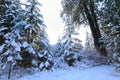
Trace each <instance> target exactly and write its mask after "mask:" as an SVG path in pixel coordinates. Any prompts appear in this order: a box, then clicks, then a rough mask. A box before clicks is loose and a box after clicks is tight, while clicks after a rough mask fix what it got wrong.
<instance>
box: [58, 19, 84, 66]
mask: <svg viewBox="0 0 120 80" xmlns="http://www.w3.org/2000/svg"><path fill="white" fill-rule="evenodd" d="M63 20H64V23H65V24H66V26H65V27H64V33H63V36H62V38H61V39H60V43H59V45H62V46H60V49H61V50H60V56H62V57H63V59H64V61H65V62H66V63H67V64H68V65H69V66H73V65H74V62H75V61H76V60H78V58H79V56H78V52H79V51H80V50H81V49H82V45H81V40H79V39H78V38H75V37H74V36H75V35H78V33H77V30H78V29H77V28H76V27H75V26H76V25H74V24H72V23H71V21H70V18H69V17H65V18H64V17H63Z"/></svg>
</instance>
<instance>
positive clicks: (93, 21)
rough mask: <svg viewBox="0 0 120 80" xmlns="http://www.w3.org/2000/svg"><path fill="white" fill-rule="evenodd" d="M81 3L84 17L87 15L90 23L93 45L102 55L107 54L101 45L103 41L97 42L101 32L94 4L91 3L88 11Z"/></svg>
mask: <svg viewBox="0 0 120 80" xmlns="http://www.w3.org/2000/svg"><path fill="white" fill-rule="evenodd" d="M83 5H84V9H85V14H86V17H87V19H88V22H89V25H90V29H91V32H92V36H93V39H94V46H95V48H96V49H97V50H98V51H99V52H100V53H101V54H102V55H107V51H106V49H105V47H101V46H102V45H103V44H104V43H103V42H99V39H100V38H101V33H100V30H99V25H98V23H97V19H96V15H95V13H94V6H93V4H92V3H91V4H90V11H89V9H88V7H87V6H86V5H85V4H83Z"/></svg>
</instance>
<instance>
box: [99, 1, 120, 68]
mask: <svg viewBox="0 0 120 80" xmlns="http://www.w3.org/2000/svg"><path fill="white" fill-rule="evenodd" d="M101 3H102V5H103V6H101V7H100V9H99V11H100V12H99V17H100V22H101V24H102V31H103V34H104V36H103V37H102V38H101V40H100V41H103V42H104V43H105V44H106V45H105V46H106V47H107V49H108V50H109V51H110V52H112V53H113V59H114V60H113V61H114V62H115V64H117V67H118V65H119V64H120V61H119V55H120V14H119V13H120V5H119V4H120V2H119V1H110V0H108V1H102V2H101ZM108 14H109V15H108ZM119 67H120V65H119Z"/></svg>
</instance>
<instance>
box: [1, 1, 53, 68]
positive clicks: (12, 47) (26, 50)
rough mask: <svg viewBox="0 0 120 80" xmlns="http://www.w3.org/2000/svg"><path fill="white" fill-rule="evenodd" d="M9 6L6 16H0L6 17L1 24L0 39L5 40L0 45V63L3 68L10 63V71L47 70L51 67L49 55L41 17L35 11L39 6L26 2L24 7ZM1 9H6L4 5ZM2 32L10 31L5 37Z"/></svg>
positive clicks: (33, 2)
mask: <svg viewBox="0 0 120 80" xmlns="http://www.w3.org/2000/svg"><path fill="white" fill-rule="evenodd" d="M5 1H7V0H5ZM10 3H11V4H9V5H8V6H7V9H6V10H5V13H6V15H2V14H1V16H2V17H4V16H5V17H4V18H2V19H1V22H0V23H1V26H0V27H1V29H0V35H2V36H3V38H2V39H4V41H3V42H1V45H0V48H1V49H0V59H1V61H2V62H3V65H4V66H6V65H7V64H8V63H10V64H11V66H12V67H14V66H15V65H17V66H23V67H30V66H36V67H39V68H40V69H43V68H47V69H50V67H51V66H52V64H53V63H52V61H51V57H52V52H51V50H50V45H49V42H48V39H47V35H46V31H45V25H44V24H43V17H42V15H41V14H40V13H39V8H38V7H37V5H38V4H39V3H38V2H37V1H36V0H28V2H27V3H21V2H20V1H19V0H13V1H10ZM3 5H4V6H6V4H3ZM23 6H25V7H24V8H23ZM11 17H12V18H11ZM7 18H8V19H7ZM5 20H9V21H5ZM6 22H7V23H8V24H7V25H6ZM3 30H9V32H7V33H6V34H4V33H3Z"/></svg>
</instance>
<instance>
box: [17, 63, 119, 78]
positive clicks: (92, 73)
mask: <svg viewBox="0 0 120 80" xmlns="http://www.w3.org/2000/svg"><path fill="white" fill-rule="evenodd" d="M18 80H120V73H117V72H115V71H114V67H113V66H106V65H102V66H97V67H93V68H89V69H86V70H79V69H74V68H70V69H67V70H62V69H57V70H53V71H43V72H38V73H36V74H33V75H27V76H24V77H22V78H20V79H18Z"/></svg>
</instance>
